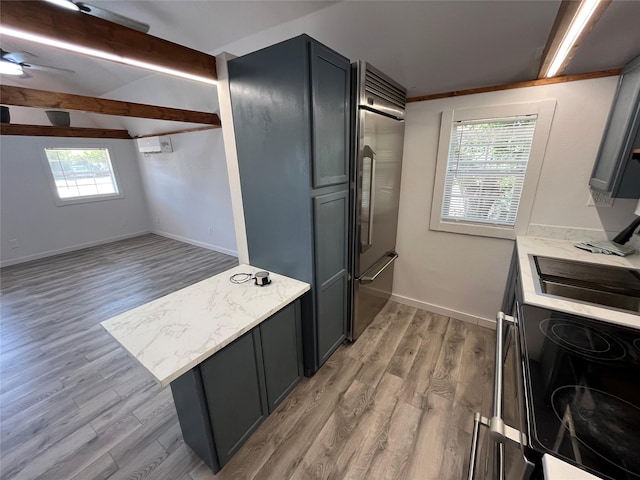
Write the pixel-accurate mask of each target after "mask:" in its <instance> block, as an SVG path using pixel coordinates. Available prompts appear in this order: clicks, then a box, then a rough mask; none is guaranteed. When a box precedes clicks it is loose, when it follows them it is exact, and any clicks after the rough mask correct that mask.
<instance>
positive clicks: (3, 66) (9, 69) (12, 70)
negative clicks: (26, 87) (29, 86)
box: [0, 60, 24, 75]
mask: <svg viewBox="0 0 640 480" xmlns="http://www.w3.org/2000/svg"><path fill="white" fill-rule="evenodd" d="M23 73H24V72H23V71H22V66H21V65H20V64H18V63H13V62H10V61H8V60H0V74H2V75H22V74H23Z"/></svg>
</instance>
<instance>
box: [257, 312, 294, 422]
mask: <svg viewBox="0 0 640 480" xmlns="http://www.w3.org/2000/svg"><path fill="white" fill-rule="evenodd" d="M260 345H261V348H262V358H263V364H264V376H265V385H266V394H267V406H268V410H269V413H271V412H273V411H274V410H275V409H276V407H277V406H278V405H279V404H280V403H281V402H282V401H283V400H284V399H285V398H286V397H287V395H288V394H289V392H291V390H293V388H294V387H295V386H296V385H297V384H298V382H299V381H300V380H301V379H302V334H301V331H300V303H299V302H296V303H295V304H292V305H289V306H288V307H287V308H285V309H283V310H282V311H280V312H278V313H277V314H276V315H274V316H272V317H270V318H269V319H268V320H265V321H264V322H263V323H261V324H260Z"/></svg>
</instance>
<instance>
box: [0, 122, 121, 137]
mask: <svg viewBox="0 0 640 480" xmlns="http://www.w3.org/2000/svg"><path fill="white" fill-rule="evenodd" d="M0 135H25V136H28V137H74V138H120V139H127V140H128V139H130V138H131V136H130V135H129V132H127V131H126V130H111V129H106V128H84V127H53V126H49V125H21V124H15V123H0Z"/></svg>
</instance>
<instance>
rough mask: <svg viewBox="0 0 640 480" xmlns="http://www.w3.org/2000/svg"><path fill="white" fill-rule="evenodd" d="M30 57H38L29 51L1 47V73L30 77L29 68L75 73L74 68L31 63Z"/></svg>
mask: <svg viewBox="0 0 640 480" xmlns="http://www.w3.org/2000/svg"><path fill="white" fill-rule="evenodd" d="M29 57H31V58H36V57H37V55H34V54H33V53H29V52H6V51H4V50H2V49H0V73H1V74H4V75H16V76H19V77H20V78H30V77H31V75H29V73H28V71H29V70H40V71H43V72H51V73H75V72H74V71H73V70H69V69H67V68H58V67H51V66H49V65H39V64H37V63H31V62H30V61H29Z"/></svg>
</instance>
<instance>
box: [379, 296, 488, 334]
mask: <svg viewBox="0 0 640 480" xmlns="http://www.w3.org/2000/svg"><path fill="white" fill-rule="evenodd" d="M390 300H393V301H394V302H398V303H402V304H403V305H408V306H410V307H416V308H421V309H422V310H427V311H429V312H433V313H437V314H440V315H445V316H447V317H451V318H455V319H456V320H461V321H463V322H466V323H471V324H473V325H479V326H481V327H485V328H490V329H492V330H495V329H496V322H495V320H490V319H487V318H484V317H478V316H477V315H472V314H470V313H465V312H459V311H458V310H452V309H450V308H447V307H443V306H441V305H435V304H433V303H427V302H423V301H421V300H416V299H415V298H410V297H405V296H403V295H396V294H393V295H391V298H390Z"/></svg>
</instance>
